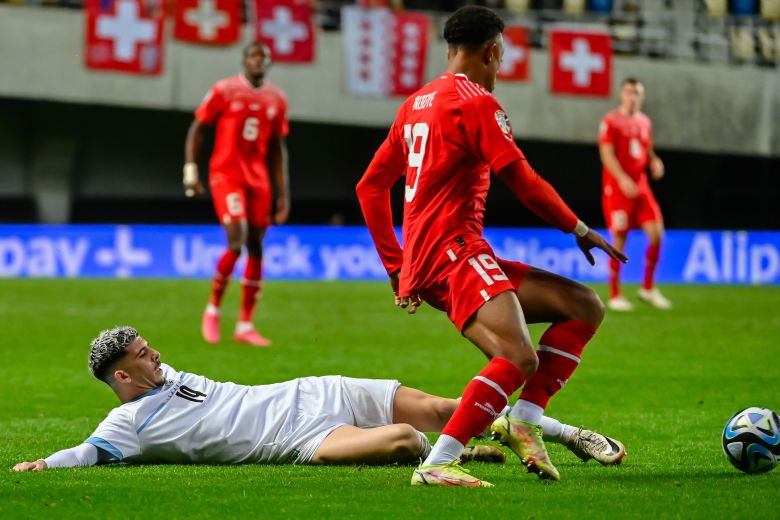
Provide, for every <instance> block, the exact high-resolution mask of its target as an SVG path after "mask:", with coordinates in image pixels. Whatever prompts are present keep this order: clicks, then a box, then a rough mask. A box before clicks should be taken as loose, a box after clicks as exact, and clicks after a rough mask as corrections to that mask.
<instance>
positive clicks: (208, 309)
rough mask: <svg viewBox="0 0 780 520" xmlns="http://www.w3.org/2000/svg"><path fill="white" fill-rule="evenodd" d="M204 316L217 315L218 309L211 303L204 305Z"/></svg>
mask: <svg viewBox="0 0 780 520" xmlns="http://www.w3.org/2000/svg"><path fill="white" fill-rule="evenodd" d="M206 314H219V307H217V306H216V305H214V304H213V303H209V304H208V305H206Z"/></svg>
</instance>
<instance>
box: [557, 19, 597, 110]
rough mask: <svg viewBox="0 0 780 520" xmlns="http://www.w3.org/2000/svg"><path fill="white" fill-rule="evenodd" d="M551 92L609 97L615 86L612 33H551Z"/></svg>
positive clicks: (563, 31) (567, 31)
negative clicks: (613, 84) (610, 34)
mask: <svg viewBox="0 0 780 520" xmlns="http://www.w3.org/2000/svg"><path fill="white" fill-rule="evenodd" d="M550 58H551V59H552V63H551V64H550V72H551V79H550V90H551V91H552V92H553V93H556V94H575V95H586V96H601V97H608V96H609V92H610V87H611V85H612V41H611V39H610V36H609V34H605V33H592V32H578V31H569V30H553V31H551V32H550Z"/></svg>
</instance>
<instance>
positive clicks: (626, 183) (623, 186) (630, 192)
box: [618, 175, 639, 199]
mask: <svg viewBox="0 0 780 520" xmlns="http://www.w3.org/2000/svg"><path fill="white" fill-rule="evenodd" d="M618 186H620V191H622V192H623V195H625V196H626V197H628V198H629V199H633V198H634V197H636V196H637V195H639V187H638V186H637V185H636V183H635V182H634V179H632V178H631V177H629V176H627V175H626V176H625V177H621V178H620V180H619V181H618Z"/></svg>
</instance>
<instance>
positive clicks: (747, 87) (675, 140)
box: [0, 0, 780, 283]
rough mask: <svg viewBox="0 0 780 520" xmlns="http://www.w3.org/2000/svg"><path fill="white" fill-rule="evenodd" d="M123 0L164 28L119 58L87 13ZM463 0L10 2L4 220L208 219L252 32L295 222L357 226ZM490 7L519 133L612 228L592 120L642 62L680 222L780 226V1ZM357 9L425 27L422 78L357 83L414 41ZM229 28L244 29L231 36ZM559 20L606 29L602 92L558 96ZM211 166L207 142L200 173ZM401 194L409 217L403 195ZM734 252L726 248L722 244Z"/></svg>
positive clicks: (0, 202) (2, 10)
mask: <svg viewBox="0 0 780 520" xmlns="http://www.w3.org/2000/svg"><path fill="white" fill-rule="evenodd" d="M121 3H126V4H127V5H128V6H130V7H133V6H135V7H133V9H136V10H137V15H138V17H139V19H140V18H144V17H145V18H144V19H145V20H153V21H155V23H159V27H161V28H162V29H161V33H160V34H159V35H156V36H155V37H156V38H158V39H157V40H155V41H154V42H152V43H148V42H142V41H140V40H138V41H132V40H130V41H132V43H131V44H130V45H131V47H130V49H131V51H132V54H133V56H131V57H130V59H131V60H136V57H135V54H136V52H137V53H138V59H137V60H136V61H134V62H132V63H130V62H128V61H125V62H124V63H117V62H116V56H113V57H112V56H111V55H110V54H111V52H112V46H111V45H110V39H108V40H106V39H105V38H103V39H102V40H101V38H99V37H96V36H95V35H94V34H92V33H91V31H92V30H91V29H90V27H91V26H90V22H89V20H90V17H93V18H94V17H98V16H114V14H111V13H116V12H118V11H117V6H118V4H121ZM466 3H471V2H464V1H458V0H451V1H417V0H407V1H401V0H394V1H391V0H386V1H382V0H376V1H369V0H359V1H356V2H355V1H353V2H347V1H344V2H338V1H322V2H319V1H314V2H309V1H296V0H251V1H246V2H244V1H240V0H233V1H232V2H231V1H227V3H225V2H224V1H223V0H181V1H180V2H174V1H173V0H159V1H146V2H142V1H139V0H116V1H112V0H95V1H94V2H92V1H90V0H82V1H79V0H26V1H24V0H0V71H2V72H0V222H3V223H6V224H8V223H35V224H95V223H119V224H141V223H146V224H150V223H155V224H162V223H164V224H212V223H214V222H215V217H214V216H213V209H212V205H211V201H210V199H209V198H208V197H202V198H198V199H196V200H189V199H186V198H185V197H184V196H183V194H182V189H181V167H182V163H183V145H184V137H185V133H186V130H187V127H188V125H189V123H190V121H191V120H192V111H193V109H194V108H195V107H196V106H197V105H198V104H199V102H200V101H201V99H202V98H203V96H204V94H205V93H206V92H207V90H208V89H209V88H210V86H211V85H212V84H213V83H214V82H215V81H217V80H219V79H221V78H223V77H226V76H230V75H233V74H237V73H238V72H239V71H240V60H241V48H242V46H243V45H244V44H246V43H247V42H249V41H251V40H253V39H255V38H256V37H258V35H259V36H261V37H262V38H265V40H267V41H268V42H269V44H270V45H271V47H272V52H273V54H274V62H275V63H274V66H273V68H272V69H271V71H270V74H269V78H270V80H271V81H272V82H273V83H275V84H276V85H278V86H279V87H281V88H282V89H283V90H284V91H285V92H286V93H287V96H288V101H289V117H290V120H291V132H290V136H289V139H288V146H289V152H290V179H291V193H292V213H291V218H290V224H292V225H362V223H363V222H362V217H361V215H360V212H359V207H358V204H357V200H356V197H355V195H354V186H355V184H356V182H357V181H358V179H359V178H360V176H361V175H362V173H363V171H364V169H365V167H366V166H367V164H368V162H369V161H370V159H371V157H372V155H373V153H374V151H375V150H376V148H377V146H378V145H379V144H380V143H381V141H382V140H383V139H384V136H385V135H386V132H387V128H388V127H389V124H390V123H391V122H392V120H393V117H394V115H395V111H396V109H397V107H398V106H399V104H400V103H401V101H402V100H403V99H404V97H403V94H405V93H407V92H409V91H411V90H414V88H416V86H417V85H418V84H422V83H424V82H426V81H428V80H430V79H432V78H434V77H435V76H436V74H437V73H439V72H440V71H442V70H443V69H444V67H445V66H446V46H445V44H444V43H443V41H442V39H441V29H442V27H443V23H444V20H445V19H446V17H447V14H448V12H451V11H452V10H454V9H456V8H458V7H460V6H461V5H464V4H466ZM477 3H482V4H483V5H488V6H490V7H493V8H495V9H497V11H498V12H499V13H500V14H501V16H502V17H503V18H504V19H505V20H506V22H507V25H508V27H511V28H512V29H513V30H515V31H517V32H513V33H511V34H512V35H519V36H517V37H516V38H515V37H514V36H513V37H512V38H509V37H508V39H510V40H512V39H514V40H515V41H514V42H511V41H510V47H511V48H510V50H513V51H514V54H511V59H510V60H509V61H510V62H511V63H510V65H508V67H509V68H508V69H507V70H504V71H502V72H503V73H504V75H505V76H506V78H507V79H504V80H501V81H500V82H499V84H498V87H497V89H496V92H495V95H496V97H497V98H498V99H499V101H500V102H501V103H502V104H503V106H504V107H505V109H506V110H507V112H508V113H509V114H510V116H511V121H512V126H513V130H514V133H515V137H516V139H517V142H518V144H519V145H520V147H521V148H522V150H523V151H524V152H525V154H526V155H527V156H528V158H529V159H530V161H531V163H532V165H534V166H535V168H536V169H537V170H538V171H539V172H540V173H541V174H542V175H543V176H545V177H546V178H547V179H548V180H550V181H551V183H552V184H553V185H554V186H555V187H556V188H557V189H558V190H559V191H560V192H561V194H562V195H563V197H564V199H565V200H567V201H568V202H569V203H570V205H571V206H572V207H573V208H574V209H575V210H576V211H577V212H578V214H579V215H580V216H581V218H582V219H583V220H585V221H586V222H588V223H591V224H592V225H594V226H597V227H603V226H604V220H603V216H602V213H601V209H600V202H601V201H600V182H601V165H600V161H599V157H598V149H597V145H596V138H597V131H598V125H599V121H600V119H601V117H602V116H603V115H604V114H605V113H606V112H607V111H609V110H610V109H611V108H613V107H614V106H616V105H617V103H618V90H619V86H620V81H621V80H622V79H623V78H624V77H626V76H635V77H637V78H639V79H640V80H641V81H642V82H643V83H644V85H645V87H646V101H645V106H644V111H645V112H646V113H647V114H648V115H649V116H650V117H651V118H652V120H653V123H654V138H655V147H656V151H657V152H658V154H659V155H660V156H661V157H662V158H663V159H664V161H665V163H666V171H667V175H666V177H665V178H664V179H663V180H662V181H660V182H659V183H654V190H655V193H656V196H657V198H658V199H659V202H660V204H661V207H662V209H663V212H664V217H665V220H666V225H667V227H668V228H669V229H672V230H674V229H680V230H714V231H717V230H743V229H744V230H773V229H780V211H778V210H777V205H776V200H777V197H778V195H779V194H780V74H779V69H778V63H780V0H728V1H727V0H645V1H638V0H506V1H501V0H496V1H487V0H486V1H484V2H477ZM222 8H224V9H225V13H223V14H218V16H217V18H216V20H217V21H216V22H214V21H213V20H212V21H209V20H210V18H209V16H211V17H212V18H213V17H214V13H215V12H216V13H219V9H222ZM128 9H129V7H128ZM280 9H281V11H280ZM350 9H352V10H356V9H357V10H359V11H360V12H359V13H358V15H359V16H363V17H364V18H365V19H369V18H370V16H369V15H368V14H366V13H369V12H373V13H383V14H382V16H384V18H382V19H383V20H386V21H387V20H390V22H388V23H395V24H397V25H398V26H399V27H400V26H401V25H399V24H403V23H406V22H405V20H412V21H413V22H414V23H417V24H418V25H417V26H418V27H422V28H423V31H424V33H423V34H422V36H421V37H420V38H421V39H420V38H418V39H417V40H415V41H416V42H418V43H421V45H422V47H423V48H422V49H417V48H415V49H411V51H409V52H412V53H413V56H412V57H414V58H415V59H416V60H417V61H415V63H416V64H417V68H416V69H415V68H414V67H412V69H413V70H411V71H410V73H413V74H412V77H411V78H410V83H409V84H408V85H405V86H404V85H401V86H400V87H399V88H395V89H393V88H392V87H389V88H383V87H382V85H381V81H382V80H381V78H379V79H377V78H369V81H368V82H366V81H364V82H363V83H361V79H360V78H358V77H357V76H356V75H355V74H356V73H355V70H356V69H355V67H356V66H357V67H359V65H360V64H359V63H358V64H357V65H356V64H355V60H358V62H359V60H360V59H371V60H374V61H373V62H372V63H373V67H374V68H373V69H371V70H373V71H374V72H376V69H377V67H378V68H379V69H380V70H381V69H382V68H385V69H387V70H396V69H394V68H393V66H392V64H395V65H398V63H399V62H400V61H399V58H398V56H395V57H393V56H392V55H391V56H388V54H387V53H385V54H382V53H381V52H374V51H373V50H371V49H376V48H377V46H379V47H385V48H399V46H400V47H403V45H402V44H403V42H404V41H406V40H404V38H403V37H402V36H398V37H396V36H394V33H393V31H392V30H390V31H384V30H378V29H376V27H379V26H375V27H374V28H373V29H371V30H370V31H368V33H367V35H368V36H366V35H365V34H364V35H362V36H361V35H360V33H359V31H360V30H361V29H360V27H358V26H356V27H349V26H348V25H349V24H347V23H345V20H346V19H347V17H346V16H345V15H344V13H345V12H347V11H345V10H350ZM130 10H131V11H132V9H130ZM264 10H265V11H264ZM190 11H191V12H190ZM282 11H284V12H283V13H282ZM133 12H136V11H133ZM263 12H266V13H267V18H263V17H264V16H265V15H263V14H262V13H263ZM101 13H102V14H101ZM198 13H199V14H198ZM235 13H237V14H235ZM358 15H356V16H358ZM222 16H224V17H226V18H223V17H222ZM359 16H358V18H359ZM375 16H378V15H375ZM234 17H235V18H236V19H235V20H234V19H233V18H234ZM366 17H368V18H366ZM383 23H384V22H383ZM187 24H190V25H191V27H189V28H187V27H185V26H186V25H187ZM234 24H235V25H236V26H237V28H235V27H233V25H234ZM296 24H297V25H296ZM228 25H230V26H231V28H232V29H235V31H236V32H235V35H234V36H233V35H229V34H227V35H222V34H221V33H220V31H222V30H223V29H224V30H227V28H228ZM300 27H303V29H300ZM307 28H309V29H307ZM232 29H231V30H232ZM117 30H118V31H120V32H121V30H124V29H121V27H120V29H117ZM188 31H189V32H188ZM193 31H194V32H193ZM350 31H351V32H350ZM356 31H357V32H356ZM556 31H564V32H566V31H569V32H574V33H575V34H596V35H599V36H601V37H606V38H607V42H608V46H607V47H606V51H605V52H607V54H606V55H605V56H603V58H604V59H606V60H607V61H606V62H604V63H606V64H607V68H606V69H604V68H602V69H600V70H599V71H597V72H594V71H592V70H591V71H587V70H586V71H585V72H587V73H588V74H590V75H593V74H602V75H604V74H606V77H604V78H602V80H603V81H606V90H604V89H603V88H601V90H599V89H598V88H596V90H592V89H591V90H589V88H588V86H587V85H586V86H585V87H584V88H579V89H577V88H575V89H574V90H573V91H572V90H569V91H566V89H564V90H563V91H561V90H560V89H559V90H558V91H556V88H555V86H554V81H553V76H555V74H558V73H560V71H556V70H555V69H556V68H557V67H556V65H555V59H556V58H555V56H554V54H553V50H552V49H551V44H550V42H551V40H552V38H553V34H554V33H555V32H556ZM92 32H94V31H92ZM396 32H397V31H396ZM385 33H387V34H385ZM398 34H400V33H398ZM507 34H508V35H509V34H510V33H509V32H508V33H507ZM125 36H126V35H125ZM131 36H132V35H131ZM223 36H224V38H223ZM117 38H119V36H117ZM220 38H222V40H220ZM361 38H362V39H361ZM366 38H367V39H366ZM399 39H400V40H399ZM118 41H119V40H116V42H118ZM399 41H400V42H401V43H399ZM116 42H114V43H116ZM406 43H407V44H408V41H406ZM118 45H119V44H118V43H116V45H114V46H113V52H116V49H117V48H118ZM133 45H135V47H133ZM300 46H303V47H300ZM361 48H364V49H363V50H364V51H365V52H363V51H361V50H360V49H361ZM350 49H352V50H350ZM355 49H357V51H355ZM366 49H369V50H366ZM407 50H409V49H407ZM361 52H363V54H362V55H361V54H360V53H361ZM399 52H402V51H399ZM403 52H405V51H403ZM155 53H157V54H155ZM356 53H357V54H356ZM390 54H392V52H391V53H390ZM355 56H357V57H355ZM361 56H362V58H361ZM404 57H405V58H409V55H404ZM112 59H114V61H113V62H112ZM599 59H602V58H599ZM382 60H385V61H384V62H383V61H382ZM393 60H395V61H393ZM120 61H121V60H120ZM401 61H402V60H401ZM515 65H517V67H516V68H512V67H513V66H515ZM602 65H603V63H602ZM358 72H359V71H358ZM356 78H357V79H356ZM363 79H366V78H363ZM377 81H379V83H377ZM396 86H398V85H396ZM410 86H412V87H414V88H411V90H410V89H409V87H410ZM205 148H206V150H208V151H209V152H210V150H211V143H206V145H205ZM207 161H208V153H206V152H204V153H203V154H202V157H201V172H203V173H204V174H205V172H206V171H207ZM490 197H491V200H490V201H489V203H488V213H487V217H486V218H487V225H488V226H489V227H492V228H497V227H534V226H541V225H542V222H541V221H539V220H538V219H537V218H536V217H534V216H533V215H532V214H530V212H528V211H526V210H525V209H524V208H523V207H522V205H520V204H519V203H518V202H517V201H516V200H515V199H514V198H513V197H512V195H511V194H510V193H509V191H508V190H506V189H505V188H504V187H503V186H502V185H501V184H500V183H495V185H494V188H493V189H492V192H491V195H490ZM394 203H395V204H396V209H397V210H398V211H397V213H396V216H397V217H398V216H399V215H400V197H396V200H395V201H394ZM399 223H400V221H399ZM2 229H3V230H4V231H3V234H5V235H6V236H7V237H8V236H10V235H9V234H13V233H12V231H10V229H11V228H8V227H5V228H2ZM20 236H21V235H20ZM729 236H730V235H729ZM772 236H773V237H774V235H772ZM0 238H2V237H0ZM713 240H714V241H715V242H713V244H715V243H716V242H717V240H719V238H717V237H716V238H713ZM729 240H731V239H729ZM766 240H769V239H766ZM776 240H777V239H776V238H772V239H771V240H769V242H766V241H765V243H772V244H776ZM731 243H732V242H729V244H731ZM734 243H737V242H734ZM752 243H753V242H752V238H751V244H752ZM762 243H764V242H762ZM759 245H760V244H759ZM25 247H27V246H25ZM735 247H736V246H735ZM772 247H775V246H772ZM720 249H721V248H720V247H716V245H715V246H713V251H714V252H715V254H716V255H720V254H721V251H720ZM10 250H11V249H8V248H6V249H5V250H4V251H5V252H4V254H5V255H6V258H5V262H6V267H7V264H8V263H9V262H10V261H11V260H9V258H10V257H9V256H8V255H11V254H12V253H9V252H8V251H10ZM773 251H774V252H770V253H767V255H768V256H767V255H764V256H762V257H760V258H758V260H757V262H758V264H759V266H763V267H764V268H765V271H766V270H767V269H769V271H767V272H769V273H770V274H769V275H766V276H764V278H765V279H766V281H770V282H772V283H776V282H777V280H778V277H779V276H780V267H777V266H775V263H777V262H778V258H780V254H778V253H777V248H776V247H775V249H773ZM772 255H774V256H772ZM718 258H720V257H719V256H718ZM762 262H763V263H762ZM773 266H775V267H773ZM748 267H750V266H748ZM770 268H771V269H770ZM6 270H7V269H6ZM22 271H24V270H23V269H22V270H21V271H19V273H20V274H25V272H22ZM15 272H16V271H13V270H11V271H9V273H11V274H13V273H15ZM58 272H59V271H58ZM7 274H8V273H7ZM28 274H29V273H28ZM206 275H207V271H206V270H205V269H204V272H203V276H206ZM723 281H728V280H727V279H724V280H723Z"/></svg>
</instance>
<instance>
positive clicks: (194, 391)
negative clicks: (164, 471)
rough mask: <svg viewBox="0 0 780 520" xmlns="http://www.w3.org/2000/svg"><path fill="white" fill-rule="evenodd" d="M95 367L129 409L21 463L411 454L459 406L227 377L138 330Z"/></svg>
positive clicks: (571, 434) (562, 436)
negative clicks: (167, 352) (184, 365)
mask: <svg viewBox="0 0 780 520" xmlns="http://www.w3.org/2000/svg"><path fill="white" fill-rule="evenodd" d="M89 367H90V370H91V371H92V373H93V375H95V377H97V378H98V379H100V380H101V381H104V382H105V383H106V384H108V385H109V386H110V387H111V388H112V389H113V390H114V392H115V393H116V394H117V397H119V400H120V401H121V403H122V404H121V406H119V407H117V408H115V409H113V410H112V411H111V412H110V413H109V414H108V417H106V419H105V420H103V422H101V423H100V425H99V426H98V427H97V429H96V430H95V431H94V433H93V434H92V435H91V436H90V437H89V438H87V439H86V440H85V441H84V442H83V443H82V444H80V445H79V446H76V447H74V448H69V449H66V450H62V451H58V452H56V453H54V454H53V455H50V456H49V457H47V458H46V459H39V460H37V461H35V462H22V463H19V464H17V465H16V466H14V470H16V471H26V470H32V471H40V470H42V469H46V468H58V467H75V466H93V465H96V464H105V463H114V462H126V463H166V462H167V463H208V464H239V463H296V464H350V463H364V464H365V463H368V464H372V463H373V464H383V463H391V462H412V461H415V460H417V459H418V458H419V457H425V455H426V454H427V452H428V451H429V450H430V444H429V442H428V440H427V438H426V437H425V435H424V434H423V433H421V432H423V431H441V428H442V427H443V426H444V424H445V423H446V421H447V419H449V417H450V416H451V415H452V413H453V412H454V410H455V408H456V407H457V404H458V401H457V400H456V399H446V398H443V397H437V396H433V395H429V394H426V393H424V392H421V391H419V390H415V389H413V388H408V387H404V386H401V385H400V383H399V382H398V381H395V380H377V379H354V378H349V377H342V376H326V377H304V378H299V379H293V380H291V381H286V382H283V383H275V384H270V385H258V386H246V385H239V384H235V383H220V382H217V381H213V380H211V379H208V378H206V377H204V376H199V375H195V374H190V373H187V372H178V371H176V370H174V369H173V368H172V367H170V366H168V365H166V364H163V363H161V362H160V354H159V352H157V351H156V350H155V349H154V348H152V347H151V346H150V345H149V344H148V342H147V341H146V340H145V339H144V338H143V337H141V336H140V335H139V334H138V332H137V331H136V330H135V329H134V328H132V327H117V328H114V329H111V330H105V331H103V332H101V333H100V335H99V336H98V337H97V338H95V340H93V342H92V345H91V350H90V355H89ZM549 421H550V422H549V425H550V427H551V428H552V429H555V428H558V429H559V430H560V432H559V434H558V436H557V437H558V440H559V441H560V442H564V444H567V445H568V446H569V447H570V449H571V450H572V451H574V452H575V453H577V454H578V455H580V456H582V455H583V454H584V455H585V456H586V458H596V459H597V460H599V461H600V462H602V463H610V464H612V463H616V462H615V461H611V460H608V458H605V457H608V454H609V442H610V441H611V442H616V441H614V440H612V439H609V438H607V437H604V436H602V435H600V434H596V433H595V432H590V431H588V430H583V429H576V428H572V427H570V426H567V425H562V424H561V423H558V422H557V421H555V420H554V419H549ZM591 437H593V438H592V439H591ZM589 439H590V440H589ZM553 440H555V439H553ZM604 443H606V445H604ZM583 446H585V448H583ZM583 450H585V451H583ZM475 458H477V459H480V460H494V461H503V460H504V457H503V452H501V450H499V449H498V448H496V447H493V446H479V447H476V448H473V449H471V450H469V452H467V453H466V455H465V457H464V459H466V460H473V459H475ZM621 458H622V457H621Z"/></svg>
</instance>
